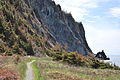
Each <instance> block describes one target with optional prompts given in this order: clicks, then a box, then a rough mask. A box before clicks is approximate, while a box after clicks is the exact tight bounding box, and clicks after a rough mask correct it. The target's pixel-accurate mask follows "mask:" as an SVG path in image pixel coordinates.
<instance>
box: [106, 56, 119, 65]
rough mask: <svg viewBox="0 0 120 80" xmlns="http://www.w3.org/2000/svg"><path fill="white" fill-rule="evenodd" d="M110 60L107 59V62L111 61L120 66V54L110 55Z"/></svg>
mask: <svg viewBox="0 0 120 80" xmlns="http://www.w3.org/2000/svg"><path fill="white" fill-rule="evenodd" d="M108 57H109V58H110V60H106V61H105V62H109V63H110V64H115V65H117V66H119V67H120V55H109V56H108Z"/></svg>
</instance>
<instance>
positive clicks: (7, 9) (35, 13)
mask: <svg viewBox="0 0 120 80" xmlns="http://www.w3.org/2000/svg"><path fill="white" fill-rule="evenodd" d="M8 5H9V6H8ZM56 44H61V45H62V46H63V47H64V46H67V49H66V50H67V51H77V52H79V53H81V54H84V55H86V54H88V53H92V51H91V49H90V48H89V46H88V44H87V41H86V38H85V31H84V28H83V25H82V23H78V22H75V20H74V19H73V17H72V16H71V14H69V13H65V12H64V11H62V10H61V6H60V5H56V4H55V2H54V1H52V0H1V1H0V54H10V55H11V54H13V53H19V54H21V53H22V54H28V55H29V54H30V55H39V54H41V53H44V52H45V51H46V49H50V48H52V47H54V46H55V45H56Z"/></svg>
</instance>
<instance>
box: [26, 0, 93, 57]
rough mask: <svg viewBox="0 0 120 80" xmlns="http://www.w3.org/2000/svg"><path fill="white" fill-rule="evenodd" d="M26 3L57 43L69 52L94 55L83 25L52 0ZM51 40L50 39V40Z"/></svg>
mask: <svg viewBox="0 0 120 80" xmlns="http://www.w3.org/2000/svg"><path fill="white" fill-rule="evenodd" d="M24 1H25V2H26V3H27V5H28V6H29V7H30V8H32V9H33V11H34V12H35V15H36V17H37V18H38V20H39V21H40V22H41V23H42V25H43V26H44V28H45V29H47V30H48V31H49V32H50V34H51V35H52V37H54V40H55V41H56V42H58V43H60V44H61V45H63V46H67V47H68V49H67V50H68V51H77V52H79V53H82V54H84V55H86V54H88V53H92V51H91V49H90V48H89V46H88V44H87V41H86V38H85V31H84V28H83V25H82V23H78V22H75V20H74V19H73V17H72V16H71V14H68V13H65V12H63V11H62V10H61V6H60V5H56V4H55V2H54V1H52V0H24ZM36 27H37V26H36ZM38 28H39V27H38ZM38 33H39V31H38ZM50 38H51V37H48V39H50ZM52 40H53V39H52ZM55 41H54V42H55Z"/></svg>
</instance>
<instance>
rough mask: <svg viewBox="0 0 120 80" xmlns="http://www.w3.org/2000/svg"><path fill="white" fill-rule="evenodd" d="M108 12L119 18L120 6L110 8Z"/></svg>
mask: <svg viewBox="0 0 120 80" xmlns="http://www.w3.org/2000/svg"><path fill="white" fill-rule="evenodd" d="M109 12H110V14H111V15H112V16H113V17H117V18H120V7H114V8H110V11H109Z"/></svg>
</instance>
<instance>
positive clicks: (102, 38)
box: [85, 25, 120, 55]
mask: <svg viewBox="0 0 120 80" xmlns="http://www.w3.org/2000/svg"><path fill="white" fill-rule="evenodd" d="M85 30H86V38H87V41H88V44H89V45H90V47H91V48H92V50H93V52H94V53H97V52H98V51H101V50H103V49H104V50H105V51H106V53H107V54H111V55H112V54H114V55H115V54H116V55H118V54H119V55H120V45H118V44H120V36H118V35H120V29H100V28H96V27H92V26H89V25H85Z"/></svg>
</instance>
